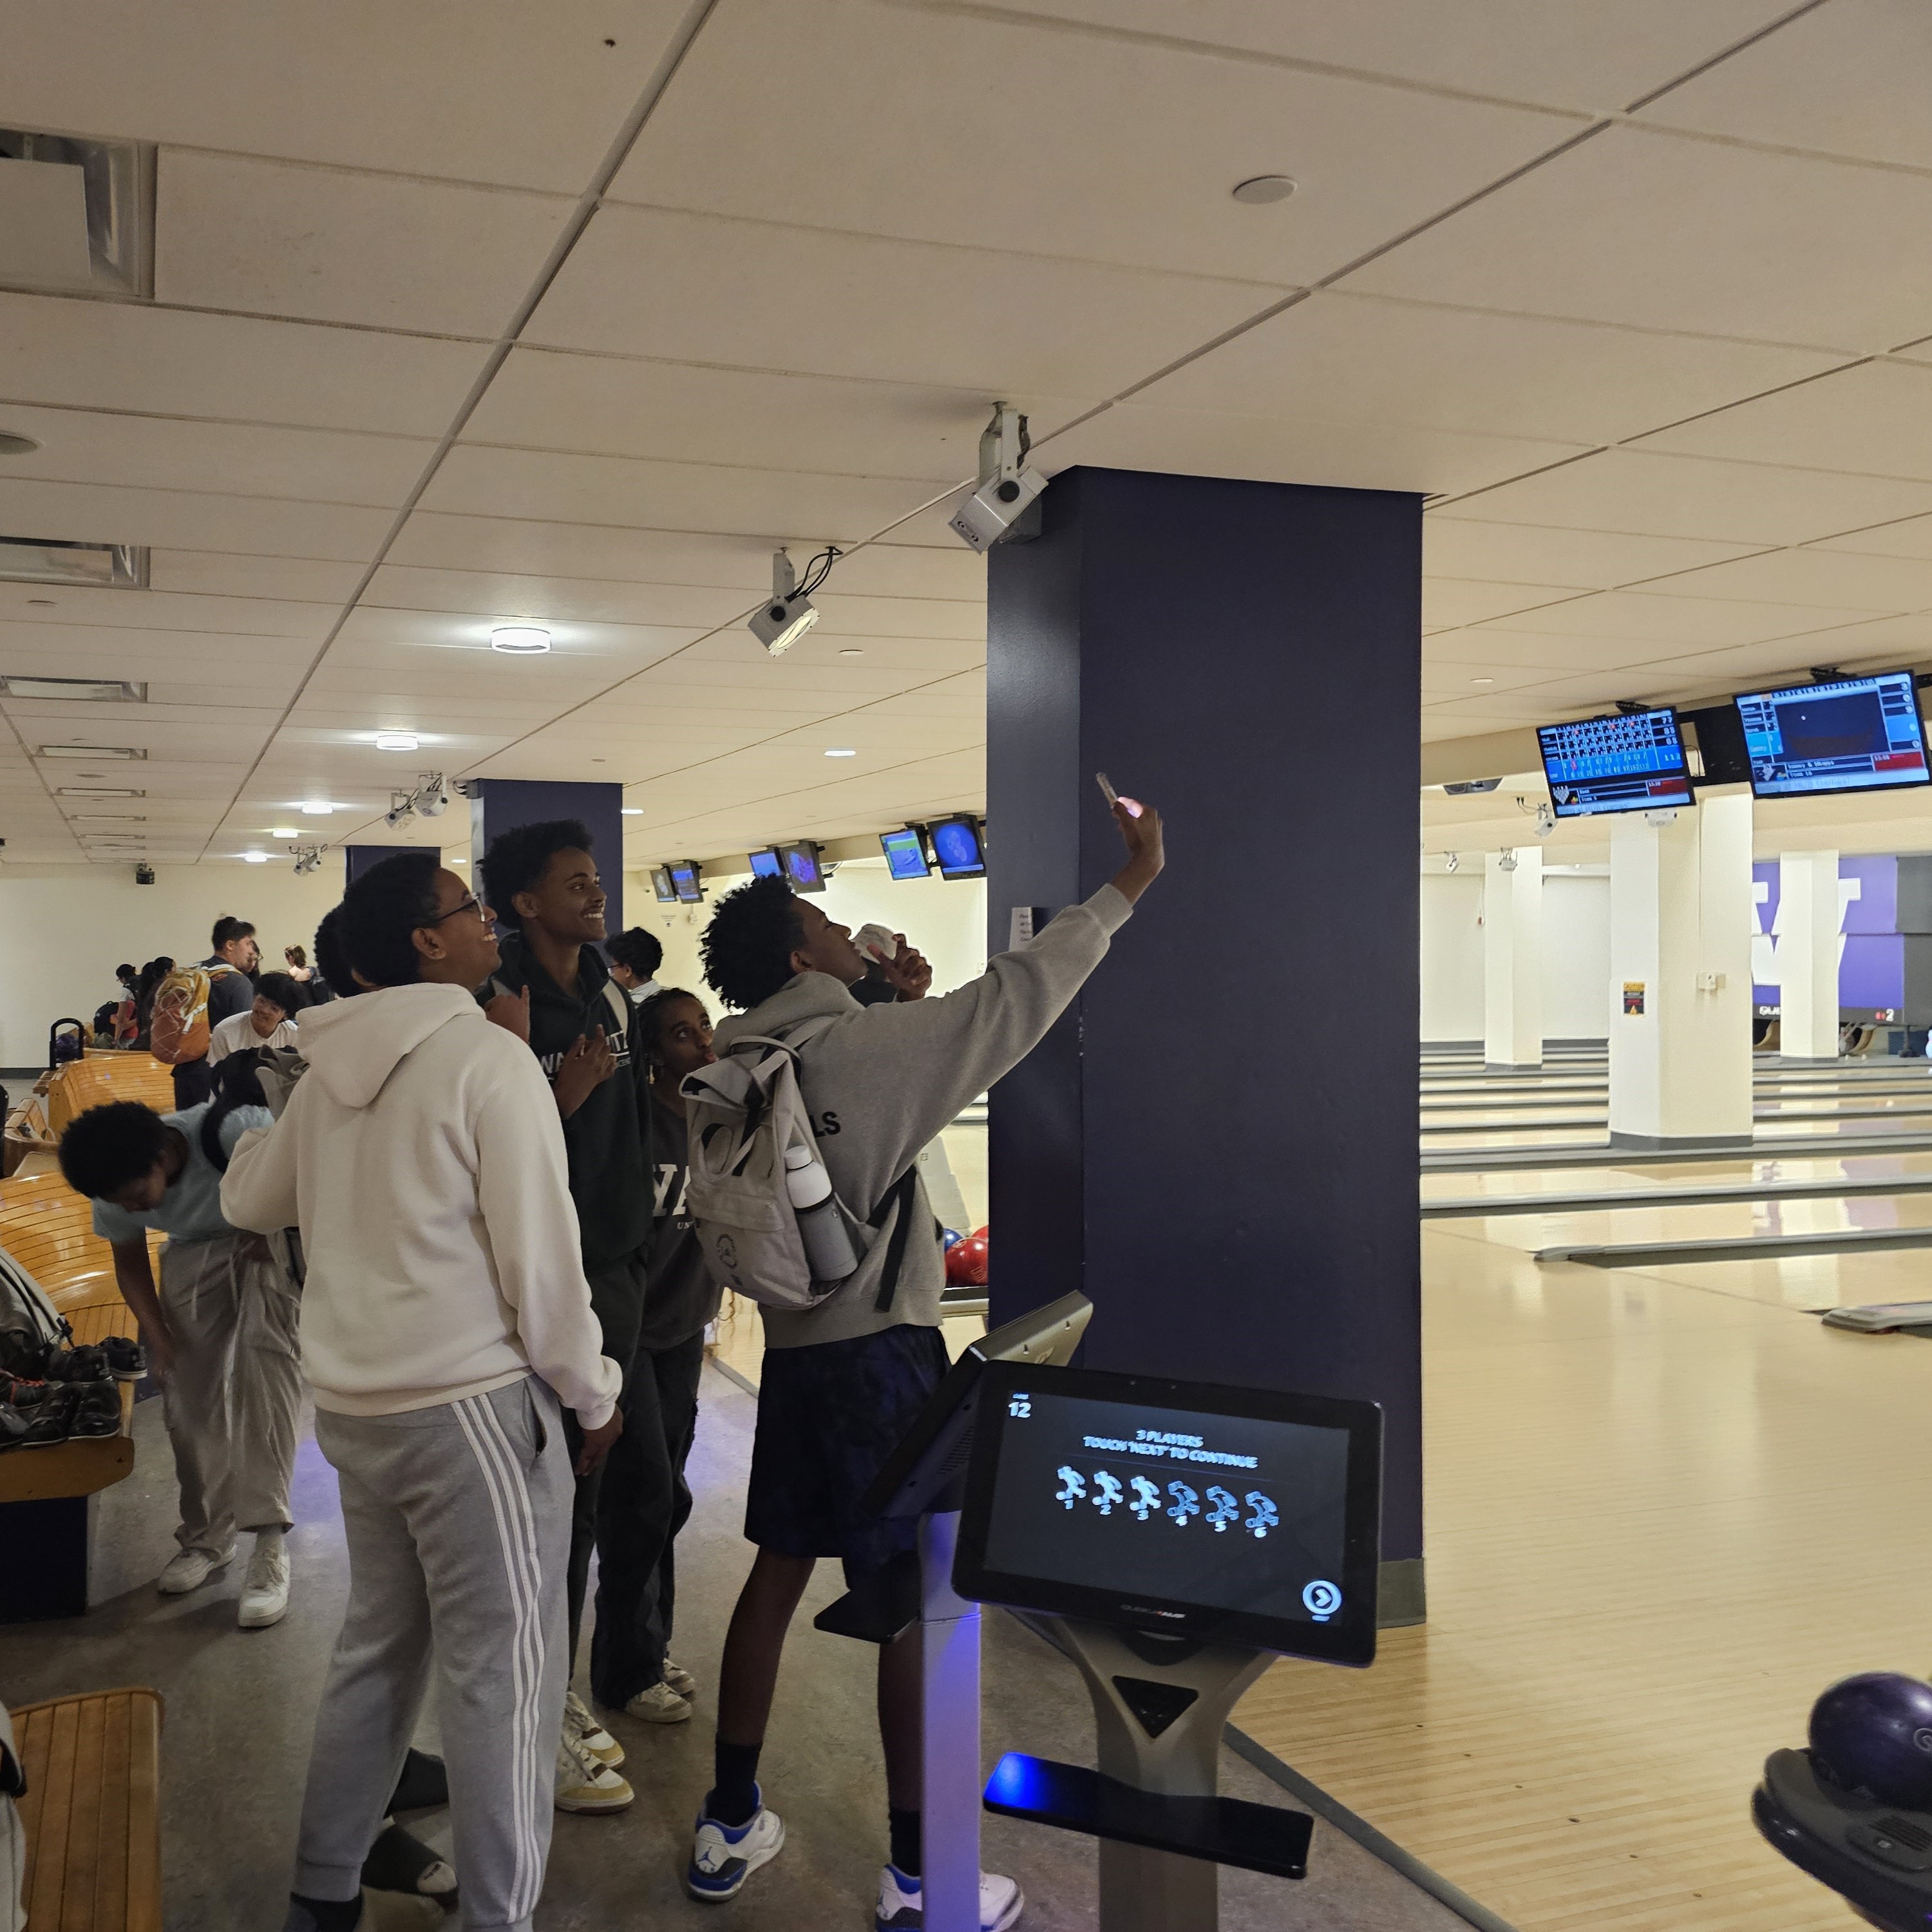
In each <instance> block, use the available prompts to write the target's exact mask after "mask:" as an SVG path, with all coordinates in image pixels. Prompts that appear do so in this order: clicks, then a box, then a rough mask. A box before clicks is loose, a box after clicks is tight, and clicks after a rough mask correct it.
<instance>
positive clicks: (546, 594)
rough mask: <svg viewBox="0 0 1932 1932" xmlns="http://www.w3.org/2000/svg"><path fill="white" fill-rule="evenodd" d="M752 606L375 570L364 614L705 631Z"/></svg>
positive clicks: (647, 589) (618, 589) (735, 598)
mask: <svg viewBox="0 0 1932 1932" xmlns="http://www.w3.org/2000/svg"><path fill="white" fill-rule="evenodd" d="M802 560H803V559H800V561H801V562H802ZM748 601H749V600H748V598H747V595H746V593H745V592H743V591H742V590H713V589H705V588H703V586H697V585H691V584H679V583H668V584H664V583H610V582H599V581H598V580H594V579H586V578H583V577H515V576H508V575H498V574H492V573H490V572H487V571H462V570H421V569H416V568H411V567H410V566H408V565H398V564H385V565H383V568H381V569H380V570H379V571H377V573H376V575H375V578H374V581H373V582H371V584H370V586H369V589H368V592H367V594H366V595H365V596H364V598H363V599H362V608H363V609H364V610H385V609H400V610H447V611H453V612H470V613H478V612H480V613H485V614H486V615H490V614H496V621H497V622H505V621H511V620H516V621H522V620H528V621H531V622H538V623H542V622H547V621H548V620H550V619H557V620H559V621H561V622H573V623H588V624H597V623H604V624H650V625H673V626H676V627H679V628H689V627H695V628H699V629H703V628H707V627H708V626H709V625H712V624H722V623H726V622H729V621H730V620H731V619H733V618H735V617H737V616H739V615H740V614H741V613H742V612H743V611H744V610H745V607H746V605H747V602H748ZM499 613H508V616H504V615H502V614H499Z"/></svg>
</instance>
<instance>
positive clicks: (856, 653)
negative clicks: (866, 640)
mask: <svg viewBox="0 0 1932 1932" xmlns="http://www.w3.org/2000/svg"><path fill="white" fill-rule="evenodd" d="M838 655H840V656H841V658H862V657H863V656H864V655H865V652H863V651H862V650H856V649H852V648H850V646H848V647H847V649H844V650H842V651H841V652H839V653H838Z"/></svg>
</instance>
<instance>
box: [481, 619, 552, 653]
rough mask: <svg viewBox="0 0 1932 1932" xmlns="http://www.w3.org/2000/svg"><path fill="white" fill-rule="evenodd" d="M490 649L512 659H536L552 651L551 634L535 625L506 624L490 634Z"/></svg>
mask: <svg viewBox="0 0 1932 1932" xmlns="http://www.w3.org/2000/svg"><path fill="white" fill-rule="evenodd" d="M490 649H492V650H493V651H507V652H508V653H509V654H510V655H511V656H512V657H534V656H535V655H537V653H538V652H541V651H547V650H548V649H550V633H549V632H548V631H542V630H539V629H538V628H537V627H536V625H534V624H505V625H501V626H500V627H499V628H497V629H496V630H493V631H491V632H490Z"/></svg>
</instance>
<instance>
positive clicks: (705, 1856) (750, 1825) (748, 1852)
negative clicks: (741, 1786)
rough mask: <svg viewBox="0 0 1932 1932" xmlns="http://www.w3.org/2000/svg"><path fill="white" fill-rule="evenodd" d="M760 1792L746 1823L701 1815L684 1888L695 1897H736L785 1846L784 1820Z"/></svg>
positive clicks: (720, 1899)
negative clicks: (729, 1821) (758, 1869)
mask: <svg viewBox="0 0 1932 1932" xmlns="http://www.w3.org/2000/svg"><path fill="white" fill-rule="evenodd" d="M752 1789H753V1790H757V1787H756V1786H754V1787H752ZM757 1796H758V1808H757V1811H754V1812H753V1813H752V1814H751V1817H749V1818H748V1819H746V1820H745V1822H744V1823H743V1824H742V1825H721V1824H719V1823H718V1820H716V1819H715V1818H706V1817H701V1816H700V1818H699V1819H698V1821H697V1840H696V1842H695V1843H694V1844H693V1845H692V1846H691V1868H690V1869H689V1870H688V1871H687V1872H686V1873H685V1875H684V1888H685V1891H688V1893H689V1894H691V1897H693V1898H695V1899H697V1900H700V1901H701V1902H702V1903H704V1904H706V1905H715V1904H720V1903H722V1902H723V1901H724V1900H726V1899H727V1898H736V1897H737V1895H738V1894H739V1891H741V1890H742V1888H743V1886H744V1883H745V1879H748V1878H749V1877H750V1876H751V1874H752V1873H754V1871H756V1870H757V1868H758V1867H759V1866H760V1865H762V1864H769V1863H770V1861H772V1859H773V1858H776V1857H777V1856H778V1853H779V1852H781V1851H782V1850H784V1820H783V1819H781V1817H779V1816H778V1814H777V1813H776V1812H775V1811H767V1810H766V1808H765V1794H764V1793H763V1792H762V1791H759V1792H758V1794H757Z"/></svg>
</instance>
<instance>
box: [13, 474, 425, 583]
mask: <svg viewBox="0 0 1932 1932" xmlns="http://www.w3.org/2000/svg"><path fill="white" fill-rule="evenodd" d="M204 480H213V479H204ZM392 520H393V513H392V511H389V510H384V509H375V508H361V507H359V506H356V505H350V504H344V503H313V502H301V501H299V500H298V499H276V498H274V497H270V496H226V495H223V494H222V493H220V492H219V491H216V490H210V491H208V492H207V493H205V494H203V493H199V492H191V491H187V490H168V489H166V488H165V487H157V488H153V489H126V488H123V487H119V486H118V485H115V484H104V483H49V482H42V481H34V482H31V483H29V482H23V481H17V480H16V479H15V478H13V477H12V476H10V475H0V529H5V530H6V531H7V532H9V533H10V534H11V535H16V536H34V537H58V538H61V539H62V540H63V541H66V542H69V543H134V544H169V545H172V546H174V547H178V548H181V549H183V550H215V551H224V552H226V551H236V550H239V551H246V552H249V553H253V554H255V555H258V556H297V557H320V558H325V559H341V560H344V561H347V562H361V561H365V560H366V559H368V558H369V557H371V556H374V554H375V551H376V547H377V544H380V542H381V541H382V540H383V532H384V531H386V529H388V528H389V525H390V523H391V522H392Z"/></svg>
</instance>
